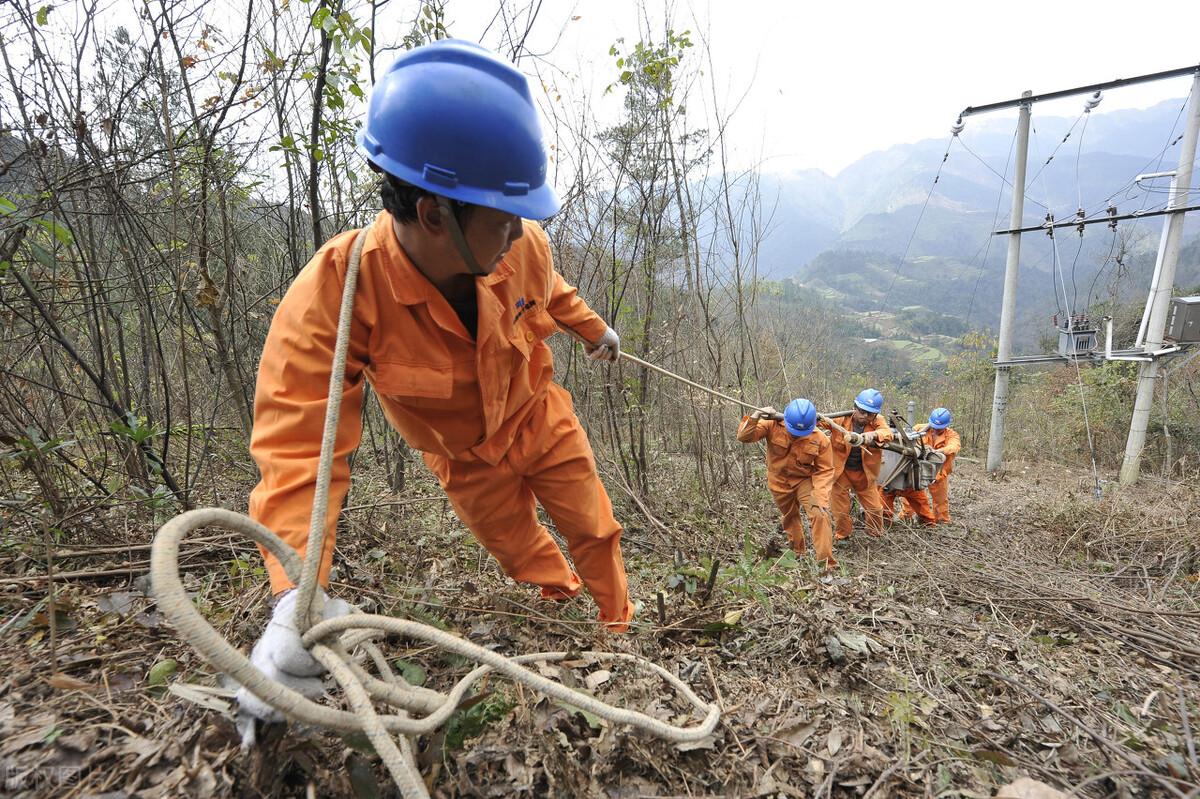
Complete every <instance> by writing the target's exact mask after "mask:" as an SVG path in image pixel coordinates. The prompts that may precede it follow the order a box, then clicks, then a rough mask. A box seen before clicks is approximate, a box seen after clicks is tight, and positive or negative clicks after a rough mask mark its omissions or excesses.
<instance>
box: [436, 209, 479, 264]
mask: <svg viewBox="0 0 1200 799" xmlns="http://www.w3.org/2000/svg"><path fill="white" fill-rule="evenodd" d="M436 196H437V204H438V208H441V209H442V212H443V213H444V214H445V215H446V227H447V228H449V230H450V238H451V239H452V240H453V241H454V248H455V249H456V250H458V254H459V256H460V257H462V259H463V262H464V263H466V265H467V269H468V270H470V272H471V274H473V275H477V276H483V275H486V274H487V272H485V271H483V267H481V266H480V265H479V261H477V260H475V253H473V252H471V248H470V247H468V246H467V237H466V236H464V235H463V231H462V226H460V225H459V224H458V217H456V216H455V215H454V209H452V208H451V207H450V201H449V200H448V199H446V198H445V197H443V196H441V195H440V194H439V195H436Z"/></svg>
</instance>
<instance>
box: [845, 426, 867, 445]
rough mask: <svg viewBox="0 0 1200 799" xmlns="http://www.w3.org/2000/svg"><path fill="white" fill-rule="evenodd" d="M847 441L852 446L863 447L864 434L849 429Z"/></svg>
mask: <svg viewBox="0 0 1200 799" xmlns="http://www.w3.org/2000/svg"><path fill="white" fill-rule="evenodd" d="M846 443H847V444H849V445H850V446H852V447H861V446H862V445H863V434H862V433H856V432H854V431H853V430H847V431H846Z"/></svg>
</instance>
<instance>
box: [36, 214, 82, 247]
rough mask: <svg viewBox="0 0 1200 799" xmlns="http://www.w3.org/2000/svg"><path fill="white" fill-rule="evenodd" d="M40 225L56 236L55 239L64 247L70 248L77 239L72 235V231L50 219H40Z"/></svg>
mask: <svg viewBox="0 0 1200 799" xmlns="http://www.w3.org/2000/svg"><path fill="white" fill-rule="evenodd" d="M38 224H39V225H41V226H42V227H44V228H45V229H46V230H49V231H50V232H51V233H53V234H54V238H56V239H58V243H59V244H61V245H62V246H64V247H70V246H71V245H72V244H74V243H75V237H74V236H72V235H71V231H69V230H67V229H66V228H65V227H63V226H62V225H60V224H58V223H57V222H53V221H51V220H49V219H39V220H38Z"/></svg>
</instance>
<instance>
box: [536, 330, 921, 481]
mask: <svg viewBox="0 0 1200 799" xmlns="http://www.w3.org/2000/svg"><path fill="white" fill-rule="evenodd" d="M559 326H560V327H562V328H563V329H564V330H565V331H566V332H568V333H570V334H571V336H572V337H574V338H575V339H576V340H578V341H580V342H584V341H586V339H584V338H583V336H581V335H579V334H578V333H576V332H575V331H574V330H572V329H571V328H570V327H569V326H567V325H562V324H560V325H559ZM617 355H618V357H620V358H624V359H625V360H627V361H629V362H630V363H635V364H637V365H638V366H642V367H645V368H647V369H650V370H651V371H654V372H658V373H659V374H660V375H663V376H665V377H669V378H671V379H672V380H676V381H678V382H680V383H683V384H684V385H687V386H691V387H692V388H695V389H699V390H700V391H703V392H705V393H706V394H711V395H712V396H714V397H717V398H718V399H723V400H725V401H726V402H732V403H733V404H735V405H740V406H742V407H743V408H748V409H750V410H752V411H759V412H763V413H764V418H770V419H775V420H782V419H783V414H782V413H779V412H774V413H766V411H767V408H765V407H760V406H758V405H755V404H753V403H751V402H746V401H745V400H740V399H738V398H737V397H731V396H729V395H728V394H722V393H721V392H720V391H717V390H716V389H713V388H709V387H708V386H703V385H700V384H699V383H696V382H694V381H692V380H688V379H687V378H686V377H684V376H682V375H677V374H675V373H674V372H672V371H669V370H667V369H664V368H662V367H661V366H656V365H654V364H652V363H650V362H649V361H644V360H642V359H641V358H639V357H637V356H636V355H631V354H630V353H628V352H626V351H625V350H621V351H620V352H619V353H618V354H617ZM851 413H853V411H838V412H837V413H830V414H825V413H819V412H818V413H817V418H818V419H820V420H821V421H823V422H825V423H826V424H828V425H829V426H830V427H831V428H833V429H834V430H836V431H838V432H839V433H841V434H842V435H844V436H845V437H846V440H847V441H849V442H850V445H851V446H854V447H857V446H860V445H861V444H862V441H863V438H862V434H861V433H856V432H854V431H853V430H847V429H846V428H844V427H842V426H841V425H839V424H838V423H837V421H835V420H836V419H840V418H844V417H846V416H849V415H850V414H851ZM878 446H879V447H880V448H881V449H888V450H892V451H893V452H898V453H900V454H902V455H906V456H908V457H911V458H917V457H922V455H924V454H925V449H926V448H924V447H922V446H921V445H920V443H919V442H915V441H911V442H906V443H899V442H894V441H888V442H883V443H880V444H879V445H878Z"/></svg>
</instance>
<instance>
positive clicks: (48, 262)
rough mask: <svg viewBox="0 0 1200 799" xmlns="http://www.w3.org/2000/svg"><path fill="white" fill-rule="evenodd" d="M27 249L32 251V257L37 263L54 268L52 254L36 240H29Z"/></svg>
mask: <svg viewBox="0 0 1200 799" xmlns="http://www.w3.org/2000/svg"><path fill="white" fill-rule="evenodd" d="M29 251H30V252H31V253H33V257H34V259H35V260H37V262H38V263H39V264H41V265H42V266H44V267H46V268H47V269H53V268H54V256H53V255H52V254H51V253H50V251H49V250H47V249H46V248H45V247H43V246H42V245H40V244H38V243H37V242H36V241H31V242H29Z"/></svg>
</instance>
